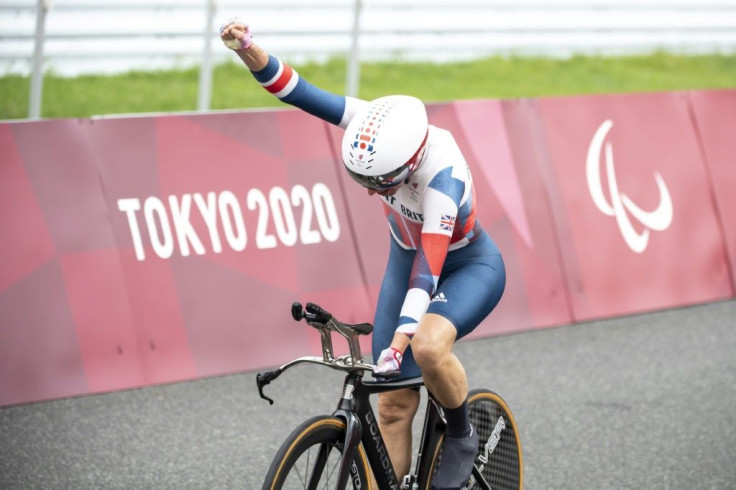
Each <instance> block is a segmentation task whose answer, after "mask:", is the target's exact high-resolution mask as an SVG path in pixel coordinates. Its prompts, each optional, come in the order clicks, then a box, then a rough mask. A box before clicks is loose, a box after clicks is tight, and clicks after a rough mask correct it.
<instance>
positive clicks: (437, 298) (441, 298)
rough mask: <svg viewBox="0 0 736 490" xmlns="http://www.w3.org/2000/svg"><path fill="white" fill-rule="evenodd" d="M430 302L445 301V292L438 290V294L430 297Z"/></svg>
mask: <svg viewBox="0 0 736 490" xmlns="http://www.w3.org/2000/svg"><path fill="white" fill-rule="evenodd" d="M430 303H447V298H445V293H442V292H440V293H439V294H438V295H436V296H435V297H434V298H432V301H430Z"/></svg>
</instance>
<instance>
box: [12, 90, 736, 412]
mask: <svg viewBox="0 0 736 490" xmlns="http://www.w3.org/2000/svg"><path fill="white" fill-rule="evenodd" d="M428 111H429V117H430V122H431V123H432V124H434V125H436V126H438V127H441V128H444V129H447V130H449V131H451V132H452V134H453V135H454V137H455V139H456V140H457V142H458V144H459V146H460V148H461V150H462V151H463V154H464V155H465V158H466V160H467V161H468V164H469V165H470V168H471V169H472V172H473V175H474V179H475V186H476V191H477V203H478V215H479V219H480V221H481V223H482V224H483V226H484V227H485V229H486V230H487V231H488V232H489V234H490V235H491V236H492V238H493V239H494V240H495V241H496V243H498V245H499V247H500V249H501V250H502V253H503V255H504V260H505V262H506V266H507V276H508V281H507V287H506V292H505V295H504V298H503V300H502V302H501V304H500V305H499V306H498V308H497V309H496V311H494V312H493V313H492V314H491V315H490V316H489V318H487V319H486V320H485V321H484V322H483V323H482V324H481V325H480V326H479V327H478V328H477V329H476V331H475V332H474V333H473V337H476V338H477V337H483V336H488V335H497V334H502V333H508V332H516V331H522V330H529V329H535V328H544V327H549V326H553V325H563V324H569V323H572V322H575V321H583V320H588V319H592V318H600V317H607V316H612V315H622V314H628V313H632V312H638V311H645V310H653V309H659V308H668V307H675V306H681V305H687V304H693V303H698V302H705V301H712V300H717V299H722V298H727V297H732V296H733V294H734V284H733V277H734V275H735V274H734V272H735V271H733V270H732V269H731V270H730V269H729V266H730V267H731V268H733V267H734V264H735V263H736V228H735V227H734V223H736V201H734V197H733V194H734V193H733V192H731V189H732V188H733V187H734V184H736V174H734V170H733V165H732V164H731V162H732V161H733V158H732V155H733V154H734V152H736V147H735V146H734V144H736V143H734V142H735V141H736V138H734V137H733V136H734V134H733V127H734V126H736V124H735V123H736V121H734V114H736V91H712V92H695V93H669V94H650V95H625V96H606V97H580V98H566V99H543V100H509V101H497V100H481V101H467V102H456V103H447V104H432V105H430V106H429V107H428ZM341 138H342V130H340V129H337V128H335V127H333V126H330V125H328V124H326V123H323V122H322V121H320V120H318V119H316V118H314V117H312V116H309V115H307V114H305V113H302V112H299V111H296V110H281V111H268V112H248V113H227V114H213V115H191V116H186V115H181V116H167V117H140V118H121V119H102V120H97V119H92V120H56V121H41V122H27V123H6V124H0V220H1V222H2V227H1V228H0V236H1V238H2V243H3V254H1V255H0V325H1V326H2V328H1V329H0V406H3V405H12V404H18V403H26V402H32V401H38V400H47V399H52V398H58V397H65V396H73V395H81V394H87V393H99V392H104V391H110V390H118V389H124V388H132V387H138V386H148V385H152V384H158V383H166V382H172V381H178V380H185V379H193V378H197V377H201V376H211V375H218V374H225V373H233V372H240V371H248V370H256V369H262V368H265V367H270V366H274V365H278V364H281V363H283V362H285V361H287V360H290V359H292V358H294V357H297V356H303V355H319V354H321V349H320V343H319V336H318V334H317V332H315V331H312V330H311V329H309V327H307V326H306V325H304V324H303V323H295V322H294V321H293V320H292V319H291V317H290V313H289V309H290V305H291V303H292V302H293V301H301V302H303V303H304V302H307V301H314V302H318V303H320V304H322V305H323V306H325V307H326V308H327V309H329V310H331V311H332V312H333V313H335V314H336V316H338V318H340V319H342V320H344V321H347V322H356V323H357V322H364V321H371V320H372V317H373V309H374V308H375V303H376V298H377V294H378V290H379V288H380V283H381V279H382V277H383V272H384V269H385V266H386V258H387V252H388V247H389V240H390V238H389V233H388V226H387V224H386V223H385V218H384V216H383V212H382V209H381V202H380V198H377V197H375V196H374V197H369V196H368V194H367V192H366V191H365V190H364V189H362V188H360V187H359V186H358V185H357V184H355V183H354V182H353V181H352V180H351V179H350V178H349V177H348V176H347V175H346V173H345V172H344V171H343V169H342V164H341V163H340V157H339V145H340V140H341ZM363 347H364V349H365V351H364V352H365V353H366V354H367V353H368V352H369V349H370V339H368V338H366V339H365V340H364V342H363ZM336 350H338V351H339V353H343V352H345V351H346V347H345V345H344V343H343V342H338V343H337V344H336Z"/></svg>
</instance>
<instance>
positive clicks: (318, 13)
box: [0, 0, 736, 118]
mask: <svg viewBox="0 0 736 490" xmlns="http://www.w3.org/2000/svg"><path fill="white" fill-rule="evenodd" d="M233 14H237V15H240V16H241V17H244V18H245V19H246V20H247V21H248V23H250V24H251V25H253V26H254V30H255V33H256V38H257V40H258V42H259V43H261V44H263V45H264V46H265V47H266V48H267V49H268V50H269V51H271V52H273V53H275V54H277V55H279V56H281V57H284V58H286V59H289V60H292V61H295V60H304V59H325V58H327V57H329V56H335V55H342V56H347V57H348V58H349V59H350V63H349V67H348V74H347V90H348V93H356V92H357V80H358V78H359V76H358V73H359V62H358V61H359V60H360V59H362V60H366V59H387V58H399V59H411V60H417V59H422V60H435V61H445V60H451V59H452V60H456V59H467V58H474V57H479V56H486V55H493V54H517V55H529V54H534V55H544V56H566V55H570V54H576V53H581V54H604V55H605V54H622V53H641V52H651V51H653V50H657V49H663V50H669V51H676V52H688V53H693V52H699V53H702V52H734V51H736V0H701V1H700V2H694V1H692V0H687V1H685V0H669V1H664V0H639V1H636V0H620V1H615V0H608V1H604V0H589V1H583V0H546V1H544V0H536V1H533V0H526V1H525V0H516V1H514V0H455V1H453V0H443V1H441V2H440V1H438V0H312V1H310V0H301V1H299V0H291V1H290V0H262V1H258V2H256V1H251V2H242V0H241V1H232V0H230V1H226V0H152V1H142V0H128V1H125V0H0V66H2V67H3V68H4V70H5V71H6V72H25V73H31V96H30V97H31V103H30V104H29V117H30V118H37V117H39V116H40V110H41V107H40V100H41V91H42V80H43V76H42V73H43V71H44V69H46V70H48V69H52V70H54V71H55V72H57V73H60V74H70V75H73V74H77V73H83V72H104V71H120V70H127V69H132V68H143V69H146V68H160V67H168V66H172V65H190V64H198V65H200V67H201V70H200V91H199V103H198V107H199V109H200V110H206V109H207V108H208V107H209V100H210V88H211V74H212V67H213V64H214V63H216V62H218V61H220V60H223V59H225V57H226V56H230V59H232V55H229V54H228V53H227V51H226V50H224V49H223V48H222V47H221V46H220V45H219V44H217V43H219V41H218V40H217V27H218V26H219V25H220V24H221V23H222V21H223V20H225V19H227V18H228V17H230V16H231V15H233Z"/></svg>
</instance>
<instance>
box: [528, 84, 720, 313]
mask: <svg viewBox="0 0 736 490" xmlns="http://www.w3.org/2000/svg"><path fill="white" fill-rule="evenodd" d="M538 106H539V117H540V123H541V125H542V128H543V130H544V134H545V141H546V143H547V145H548V146H547V147H546V148H544V150H543V151H544V152H545V153H547V154H548V156H549V164H550V168H549V169H548V171H547V172H546V175H547V184H548V186H549V189H550V198H551V202H552V209H553V212H554V215H555V220H556V222H557V230H558V235H559V240H560V249H561V251H562V253H563V255H562V256H563V262H564V266H565V271H566V275H567V278H568V288H569V291H570V294H571V298H572V301H573V309H574V317H575V319H576V320H589V319H593V318H600V317H607V316H613V315H621V314H627V313H635V312H641V311H646V310H653V309H660V308H668V307H676V306H682V305H688V304H693V303H699V302H706V301H713V300H718V299H723V298H727V297H731V296H733V288H732V286H731V284H730V281H729V270H728V264H727V259H726V255H725V249H724V243H723V236H722V234H721V231H720V227H719V223H718V220H717V218H716V210H715V209H714V206H713V199H712V194H711V191H710V189H711V186H710V182H709V178H708V172H707V169H706V166H705V162H704V161H703V158H702V154H701V152H700V149H699V145H698V139H697V137H696V132H695V130H694V127H693V124H692V120H691V117H690V112H689V105H688V96H687V94H685V93H664V94H648V95H622V96H598V97H581V98H561V99H543V100H540V101H539V102H538Z"/></svg>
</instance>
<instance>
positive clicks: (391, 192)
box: [366, 184, 402, 197]
mask: <svg viewBox="0 0 736 490" xmlns="http://www.w3.org/2000/svg"><path fill="white" fill-rule="evenodd" d="M401 185H402V184H399V185H395V186H393V187H389V188H388V189H383V190H377V189H371V188H368V187H366V189H367V190H368V195H369V196H372V195H373V194H378V195H379V196H384V197H385V196H393V195H394V194H396V192H397V191H398V190H399V187H401Z"/></svg>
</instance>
